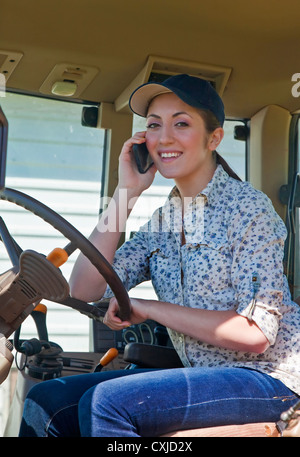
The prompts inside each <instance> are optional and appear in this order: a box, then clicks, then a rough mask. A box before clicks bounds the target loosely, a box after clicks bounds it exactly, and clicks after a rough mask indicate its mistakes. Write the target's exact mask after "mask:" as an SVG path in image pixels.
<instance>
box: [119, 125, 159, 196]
mask: <svg viewBox="0 0 300 457" xmlns="http://www.w3.org/2000/svg"><path fill="white" fill-rule="evenodd" d="M145 134H146V132H137V133H135V134H134V135H133V136H132V137H131V138H129V140H127V141H125V143H124V145H123V147H122V150H121V154H120V157H119V184H118V186H119V188H121V189H134V190H135V191H136V192H137V193H138V194H140V193H142V192H143V191H144V190H146V189H148V187H150V186H151V184H152V182H153V180H154V176H155V173H156V171H157V169H156V167H155V165H152V167H150V168H149V170H148V171H147V173H144V174H142V173H139V171H138V169H137V165H136V163H135V159H134V155H133V151H132V146H133V144H135V143H136V144H141V143H144V142H145V141H146V138H145Z"/></svg>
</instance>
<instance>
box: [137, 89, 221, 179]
mask: <svg viewBox="0 0 300 457" xmlns="http://www.w3.org/2000/svg"><path fill="white" fill-rule="evenodd" d="M146 126H147V132H146V144H147V147H148V150H149V152H150V155H151V156H152V159H153V161H154V163H155V165H156V167H157V169H158V170H159V172H160V173H161V174H162V175H163V176H164V177H166V178H173V179H175V181H176V183H179V182H180V181H182V180H191V179H193V178H196V179H197V178H198V177H199V175H201V174H205V173H207V172H208V170H210V172H211V168H212V163H213V157H212V151H213V150H215V148H216V147H217V145H218V144H219V143H220V141H221V140H222V138H223V129H221V128H218V129H216V130H215V131H214V132H213V133H208V132H207V131H206V128H205V124H204V121H203V119H202V117H201V115H200V113H199V111H198V110H197V109H196V108H193V107H191V106H190V105H187V104H186V103H184V102H183V101H182V100H181V99H180V98H178V97H177V96H176V95H175V94H173V93H168V94H162V95H159V96H157V97H156V98H154V100H153V101H152V102H151V104H150V106H149V110H148V114H147V124H146ZM214 169H215V166H214ZM213 171H214V170H213ZM210 179H211V177H210Z"/></svg>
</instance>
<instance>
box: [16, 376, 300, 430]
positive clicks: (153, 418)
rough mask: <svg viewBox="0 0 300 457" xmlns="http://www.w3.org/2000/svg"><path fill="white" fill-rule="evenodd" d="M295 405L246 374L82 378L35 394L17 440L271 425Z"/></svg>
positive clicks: (280, 387)
mask: <svg viewBox="0 0 300 457" xmlns="http://www.w3.org/2000/svg"><path fill="white" fill-rule="evenodd" d="M103 381H105V382H103ZM297 398H298V397H297V396H296V395H295V394H294V393H293V392H292V391H291V390H289V389H288V388H287V387H286V386H285V385H284V384H283V383H282V382H281V381H278V380H276V379H274V378H272V377H271V376H268V375H266V374H263V373H260V372H258V371H254V370H248V369H246V368H178V369H171V370H120V371H108V372H100V373H93V374H84V375H79V376H70V377H66V378H58V379H55V380H51V381H46V382H43V383H40V384H37V385H36V386H34V387H33V388H32V389H31V390H30V392H29V394H28V396H27V398H26V401H25V406H24V414H23V418H22V424H21V428H20V436H98V437H99V436H103V437H121V436H122V437H136V436H150V437H154V436H159V435H162V434H166V433H168V432H170V431H174V430H179V429H190V428H199V427H211V426H217V425H226V424H242V423H250V422H265V421H268V422H276V421H278V420H279V419H280V414H281V412H283V411H286V410H287V409H288V408H289V407H290V406H293V405H294V404H295V403H296V401H297Z"/></svg>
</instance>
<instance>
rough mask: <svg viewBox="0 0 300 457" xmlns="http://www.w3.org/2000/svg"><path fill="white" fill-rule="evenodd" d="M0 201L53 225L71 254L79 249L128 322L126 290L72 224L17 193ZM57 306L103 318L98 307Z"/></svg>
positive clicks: (6, 193)
mask: <svg viewBox="0 0 300 457" xmlns="http://www.w3.org/2000/svg"><path fill="white" fill-rule="evenodd" d="M0 199H1V200H5V201H9V202H12V203H15V204H16V205H18V206H21V207H22V208H24V209H26V210H28V211H30V212H32V213H33V214H35V215H36V216H38V217H40V218H42V219H44V221H45V222H47V223H48V224H50V225H52V226H53V227H54V228H55V229H56V230H58V231H59V232H60V233H61V234H62V235H63V236H64V237H65V238H66V239H68V240H69V241H70V242H71V243H70V245H69V246H70V252H71V253H72V252H73V251H74V250H75V249H77V248H78V249H79V250H80V251H81V252H82V253H83V254H84V255H85V256H86V257H87V258H88V259H89V260H90V262H91V263H92V264H93V265H94V266H95V267H96V268H97V270H98V271H99V273H100V274H101V275H102V276H103V277H104V279H105V280H106V281H107V283H108V285H109V286H110V287H111V290H112V292H113V293H114V295H115V297H116V299H117V302H118V305H119V312H118V316H119V317H120V318H121V319H122V320H128V319H129V316H130V300H129V297H128V294H127V291H126V289H125V288H124V286H123V284H122V282H121V280H120V278H119V277H118V275H117V274H116V273H115V271H114V270H113V268H112V266H111V265H110V264H109V262H107V260H106V259H105V258H104V257H103V255H102V254H101V253H100V252H99V251H98V250H97V249H96V247H95V246H94V245H93V244H92V243H91V242H90V241H89V240H88V239H87V238H86V237H85V236H84V235H82V234H81V233H80V232H79V231H78V230H77V229H76V228H75V227H74V226H73V225H72V224H70V223H69V222H68V221H66V220H65V219H64V218H63V217H62V216H60V215H59V214H57V213H56V212H55V211H53V210H52V209H50V208H49V207H48V206H46V205H44V204H43V203H41V202H39V201H38V200H36V199H34V198H33V197H30V196H29V195H26V194H24V193H22V192H20V191H17V190H15V189H10V188H7V187H5V188H3V189H1V190H0ZM3 242H4V244H5V240H3ZM12 244H13V243H12ZM58 303H61V304H64V305H66V306H69V307H71V308H74V309H77V310H78V311H80V312H82V313H83V314H86V315H88V316H90V317H93V318H96V319H97V318H99V317H102V316H103V311H101V310H100V309H99V308H97V306H95V305H91V304H88V303H86V302H84V301H81V300H77V299H74V298H72V297H70V296H69V297H67V299H65V300H63V301H61V302H60V301H58Z"/></svg>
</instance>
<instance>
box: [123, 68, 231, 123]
mask: <svg viewBox="0 0 300 457" xmlns="http://www.w3.org/2000/svg"><path fill="white" fill-rule="evenodd" d="M169 92H173V93H174V94H176V95H177V97H179V98H180V99H181V100H183V101H184V102H185V103H187V104H188V105H190V106H193V107H194V108H200V109H203V110H208V111H211V112H212V113H213V114H214V115H215V117H216V118H217V119H218V121H219V122H220V125H221V126H223V124H224V120H225V113H224V104H223V101H222V99H221V97H220V96H219V94H218V93H217V92H216V90H215V89H214V88H213V86H212V85H211V84H210V83H209V82H208V81H206V80H205V79H201V78H198V77H197V76H189V75H185V74H182V75H175V76H171V77H170V78H167V79H166V80H165V81H163V82H162V83H156V82H149V83H146V84H142V85H141V86H139V87H138V88H137V89H136V90H135V91H134V92H133V93H132V95H131V97H130V100H129V106H130V109H131V110H132V111H133V112H134V113H135V114H138V115H139V116H143V117H146V115H147V111H148V107H149V104H150V102H151V100H153V98H154V97H156V96H157V95H161V94H165V93H169Z"/></svg>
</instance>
